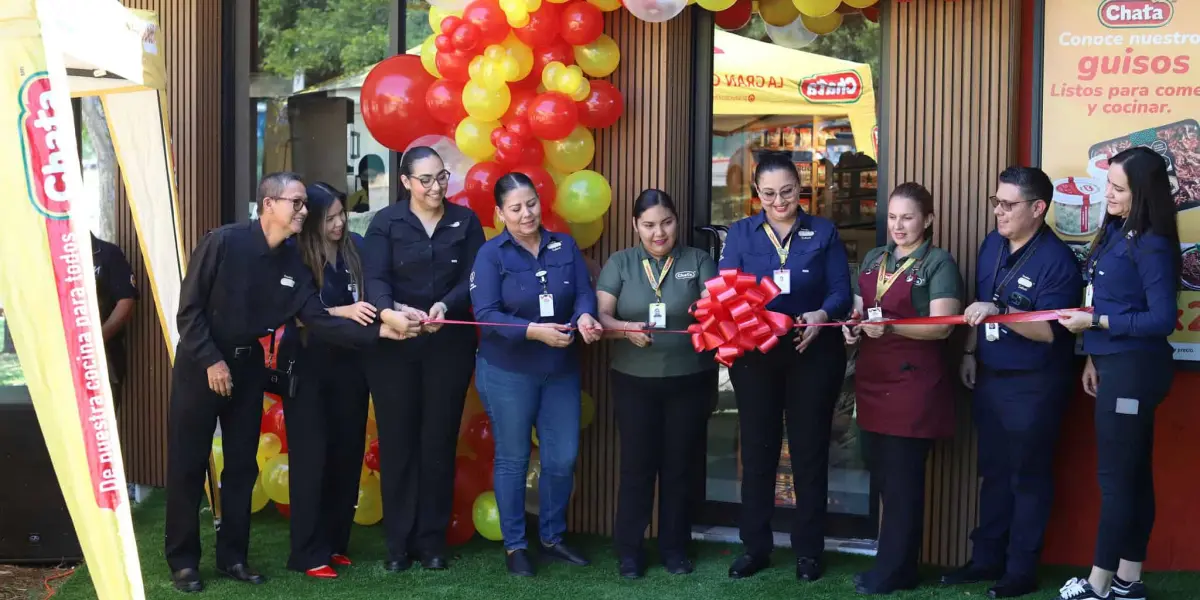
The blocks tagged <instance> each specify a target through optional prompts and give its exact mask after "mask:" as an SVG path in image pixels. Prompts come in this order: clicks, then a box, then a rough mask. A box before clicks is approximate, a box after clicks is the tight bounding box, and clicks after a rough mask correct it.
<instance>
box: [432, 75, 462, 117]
mask: <svg viewBox="0 0 1200 600" xmlns="http://www.w3.org/2000/svg"><path fill="white" fill-rule="evenodd" d="M465 85H466V84H465V83H463V82H461V81H450V80H449V79H439V80H437V81H435V82H433V83H432V84H430V86H429V91H428V92H426V93H425V105H426V108H427V109H428V110H429V116H431V117H433V118H435V119H437V120H439V121H441V122H443V123H447V124H448V123H458V122H459V121H462V120H463V119H465V118H466V117H467V109H466V108H463V103H462V92H463V87H464V86H465Z"/></svg>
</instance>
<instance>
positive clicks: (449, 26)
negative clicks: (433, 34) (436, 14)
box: [439, 15, 463, 50]
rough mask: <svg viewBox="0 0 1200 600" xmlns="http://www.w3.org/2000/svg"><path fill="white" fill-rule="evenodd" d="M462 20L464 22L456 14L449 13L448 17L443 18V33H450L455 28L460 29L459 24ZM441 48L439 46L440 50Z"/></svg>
mask: <svg viewBox="0 0 1200 600" xmlns="http://www.w3.org/2000/svg"><path fill="white" fill-rule="evenodd" d="M462 22H463V20H462V19H460V18H458V17H456V16H454V15H448V16H447V17H446V18H444V19H442V23H441V25H442V33H444V34H446V35H449V32H451V31H454V30H455V29H458V26H459V25H462ZM440 49H441V48H439V50H440Z"/></svg>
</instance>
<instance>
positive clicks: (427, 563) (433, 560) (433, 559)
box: [421, 553, 450, 571]
mask: <svg viewBox="0 0 1200 600" xmlns="http://www.w3.org/2000/svg"><path fill="white" fill-rule="evenodd" d="M421 568H424V569H429V570H432V571H444V570H446V569H449V568H450V562H449V561H447V560H446V557H444V556H442V555H441V554H434V553H429V554H422V555H421Z"/></svg>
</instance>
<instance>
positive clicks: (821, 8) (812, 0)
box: [792, 0, 842, 17]
mask: <svg viewBox="0 0 1200 600" xmlns="http://www.w3.org/2000/svg"><path fill="white" fill-rule="evenodd" d="M841 3H842V0H792V4H794V5H796V10H798V11H800V14H802V15H808V16H810V17H824V16H825V15H828V14H830V13H833V12H837V7H838V5H840V4H841ZM839 14H840V13H839Z"/></svg>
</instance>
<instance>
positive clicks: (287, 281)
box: [279, 275, 296, 287]
mask: <svg viewBox="0 0 1200 600" xmlns="http://www.w3.org/2000/svg"><path fill="white" fill-rule="evenodd" d="M279 285H282V286H286V287H295V286H296V280H295V279H292V276H291V275H284V276H283V279H280V280H279Z"/></svg>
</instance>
